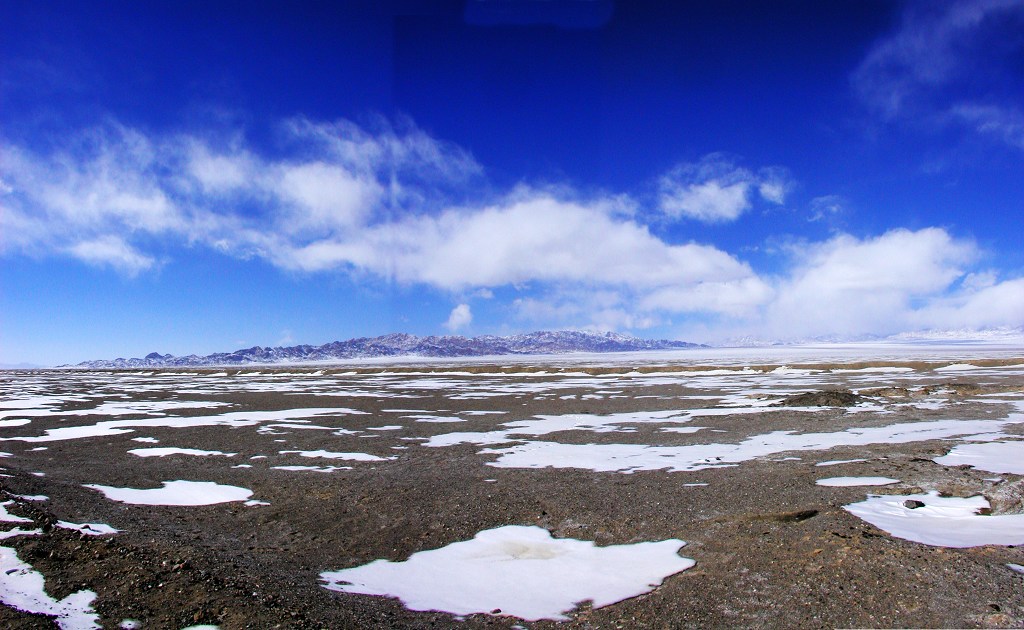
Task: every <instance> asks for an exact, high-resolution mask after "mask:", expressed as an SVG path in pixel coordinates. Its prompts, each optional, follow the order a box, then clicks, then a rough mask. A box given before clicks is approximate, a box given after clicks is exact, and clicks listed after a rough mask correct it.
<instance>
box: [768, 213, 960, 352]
mask: <svg viewBox="0 0 1024 630" xmlns="http://www.w3.org/2000/svg"><path fill="white" fill-rule="evenodd" d="M794 256H795V261H794V265H793V267H792V269H791V271H790V272H789V273H788V274H787V277H785V278H783V279H782V280H780V281H779V282H778V285H777V287H776V294H775V298H774V299H773V300H772V302H771V303H770V304H769V305H768V307H767V308H766V311H765V317H766V323H767V324H768V327H769V329H770V330H771V331H772V334H774V335H776V336H781V337H792V336H801V335H811V336H813V335H827V334H847V335H859V334H866V333H883V332H898V331H901V330H908V329H911V328H908V327H916V326H917V325H918V324H923V323H924V320H926V319H928V317H927V316H926V315H925V313H926V311H927V307H928V305H929V304H931V303H934V302H935V300H937V299H939V298H940V297H941V296H942V295H944V293H945V292H946V290H947V289H948V288H949V287H950V286H951V285H952V284H953V283H954V282H955V281H956V280H957V279H959V278H961V277H962V276H963V275H964V273H965V268H966V267H967V265H968V264H970V263H971V262H972V261H973V260H975V259H976V257H977V256H978V250H977V247H976V246H975V245H974V244H973V243H971V242H970V241H965V240H958V239H955V238H953V237H952V236H950V235H949V234H948V233H947V232H946V231H945V230H942V229H939V228H928V229H923V230H918V231H913V232H912V231H909V230H902V229H900V230H892V231H890V232H886V233H885V234H883V235H881V236H877V237H874V238H867V239H857V238H854V237H852V236H850V235H846V234H843V235H839V236H836V237H835V238H832V239H830V240H828V241H826V242H823V243H818V244H806V245H804V246H803V247H801V248H799V249H798V250H794ZM793 332H796V335H793Z"/></svg>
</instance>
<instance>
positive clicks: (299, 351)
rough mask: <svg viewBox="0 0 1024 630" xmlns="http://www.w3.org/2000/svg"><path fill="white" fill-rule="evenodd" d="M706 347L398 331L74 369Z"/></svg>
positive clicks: (603, 337)
mask: <svg viewBox="0 0 1024 630" xmlns="http://www.w3.org/2000/svg"><path fill="white" fill-rule="evenodd" d="M697 347H701V344H695V343H689V342H686V341H668V340H664V339H662V340H651V339H639V338H637V337H631V336H629V335H622V334H619V333H611V332H606V333H592V332H582V331H572V330H560V331H543V332H533V333H528V334H524V335H512V336H509V337H497V336H493V335H484V336H481V337H462V336H458V335H445V336H442V337H436V336H430V337H417V336H416V335H408V334H404V333H394V334H390V335H383V336H381V337H360V338H358V339H349V340H348V341H334V342H331V343H326V344H324V345H322V346H310V345H301V346H288V347H277V348H264V347H261V346H254V347H252V348H245V349H242V350H235V351H234V352H218V353H215V354H210V355H207V356H197V355H194V354H191V355H188V356H183V357H177V356H174V355H171V354H159V353H157V352H152V353H150V354H147V355H146V356H145V357H142V358H141V359H139V358H135V359H121V358H118V359H112V360H106V359H103V360H95V361H83V362H82V363H79V364H77V365H76V366H74V367H87V368H150V367H153V368H155V367H196V366H204V365H244V364H251V363H295V362H308V361H331V360H340V359H358V358H368V357H396V356H422V357H474V356H489V355H526V354H564V353H569V352H630V351H637V350H671V349H681V348H697Z"/></svg>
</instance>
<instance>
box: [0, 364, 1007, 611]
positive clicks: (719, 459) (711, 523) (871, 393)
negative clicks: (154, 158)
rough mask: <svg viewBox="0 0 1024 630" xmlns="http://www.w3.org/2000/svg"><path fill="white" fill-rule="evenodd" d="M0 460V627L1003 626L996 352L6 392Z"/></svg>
mask: <svg viewBox="0 0 1024 630" xmlns="http://www.w3.org/2000/svg"><path fill="white" fill-rule="evenodd" d="M0 442H2V446H0V450H3V451H5V453H6V456H5V457H4V458H3V459H2V460H0V464H2V468H3V470H2V471H0V472H2V474H3V475H4V476H3V477H2V478H0V492H2V493H3V499H4V500H3V502H2V510H0V553H2V554H4V559H5V566H7V565H10V566H11V567H12V571H11V572H9V573H7V574H5V575H4V576H0V601H3V602H5V603H7V604H8V606H5V607H0V623H2V624H3V625H5V626H6V627H21V626H24V627H35V626H34V625H33V624H35V623H37V622H39V621H41V620H43V619H44V618H45V617H50V618H54V619H56V620H57V621H58V623H61V624H64V627H90V626H91V624H93V623H102V624H103V625H104V626H105V627H110V626H117V625H118V624H121V623H122V622H126V620H135V621H138V622H141V623H142V624H143V627H150V626H155V627H184V626H187V625H191V624H200V623H206V624H218V625H220V627H223V628H235V627H272V626H275V625H280V626H282V627H320V626H324V627H332V628H347V627H352V628H365V627H409V628H413V627H426V626H431V625H433V626H437V627H447V626H451V625H453V624H456V623H457V624H458V625H459V626H460V627H461V626H465V627H467V628H475V627H506V628H511V627H513V626H516V625H518V626H521V627H538V628H544V627H553V626H554V625H555V624H556V621H555V620H562V621H559V622H557V623H558V627H561V628H584V627H616V626H630V627H664V626H671V627H680V626H685V627H711V626H713V627H727V626H728V627H736V626H744V627H749V626H775V625H779V624H780V623H783V625H786V626H787V627H807V628H812V627H822V626H846V627H849V626H856V627H867V626H875V627H877V626H886V627H900V626H947V627H972V626H996V627H1001V626H1007V627H1009V626H1016V625H1019V624H1020V623H1021V622H1024V597H1022V596H1021V591H1020V580H1021V579H1022V577H1021V573H1019V572H1018V571H1020V570H1024V569H1021V568H1020V567H1021V566H1022V565H1024V556H1022V555H1021V553H1020V549H1021V548H1022V547H1021V545H1024V503H1022V502H1024V468H1021V466H1020V462H1021V461H1024V450H1022V448H1024V349H1022V348H1019V347H1017V348H1013V347H1000V348H992V347H988V348H986V347H979V346H975V347H964V346H962V345H956V346H945V347H938V346H932V347H928V348H922V347H913V346H894V345H891V344H890V345H885V344H882V345H876V346H867V345H862V346H842V345H833V346H819V347H799V348H798V347H793V348H760V349H745V350H740V349H710V348H698V349H694V350H693V352H692V353H690V352H683V353H679V352H671V353H668V352H666V353H658V352H653V353H652V352H636V353H629V354H590V355H565V356H546V357H527V356H520V357H509V358H508V359H507V360H498V361H492V360H488V361H486V362H482V361H479V360H473V359H465V358H463V359H447V358H445V359H435V360H433V361H431V360H417V361H407V362H403V361H400V360H398V361H396V360H389V361H387V362H386V363H380V364H373V363H372V362H371V363H369V364H350V365H345V366H337V367H329V366H324V367H286V368H282V367H259V366H256V367H252V366H250V367H233V368H221V369H196V368H175V369H146V370H83V369H76V370H48V371H23V372H10V371H9V372H3V373H0ZM432 550H433V551H432ZM424 552H430V553H424ZM424 575H426V576H430V577H429V578H428V579H425V578H424V577H422V576H424ZM608 576H615V580H612V581H609V580H607V579H606V578H607V577H608ZM19 593H20V595H19ZM584 600H592V604H584V605H583V606H582V607H577V606H576V603H577V602H580V601H584ZM11 606H15V607H17V608H18V609H20V610H21V611H28V612H18V611H16V610H15V608H12V607H11ZM30 613H35V614H36V616H34V617H33V616H31V615H30ZM40 615H41V616H40ZM456 619H460V620H461V621H456ZM781 620H784V622H782V621H781ZM76 624H77V625H76ZM129 625H130V624H129Z"/></svg>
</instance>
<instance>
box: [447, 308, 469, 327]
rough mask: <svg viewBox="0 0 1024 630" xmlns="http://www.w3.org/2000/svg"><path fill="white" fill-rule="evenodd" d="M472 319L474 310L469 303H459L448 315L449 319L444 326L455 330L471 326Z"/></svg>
mask: <svg viewBox="0 0 1024 630" xmlns="http://www.w3.org/2000/svg"><path fill="white" fill-rule="evenodd" d="M472 321H473V311H471V310H470V308H469V304H459V305H458V306H456V307H455V308H453V309H452V312H451V314H450V315H448V321H446V322H445V323H444V327H445V328H447V329H448V330H450V331H452V332H455V331H457V330H461V329H463V328H465V327H466V326H469V324H470V322H472Z"/></svg>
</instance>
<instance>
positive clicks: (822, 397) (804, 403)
mask: <svg viewBox="0 0 1024 630" xmlns="http://www.w3.org/2000/svg"><path fill="white" fill-rule="evenodd" d="M861 400H862V398H861V397H860V396H858V395H857V394H854V393H853V392H851V391H850V390H848V389H826V390H823V391H820V392H805V393H803V394H794V395H793V396H787V397H786V398H783V399H782V400H780V401H779V402H777V403H775V406H776V407H852V406H854V405H856V404H857V403H859V402H860V401H861Z"/></svg>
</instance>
